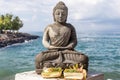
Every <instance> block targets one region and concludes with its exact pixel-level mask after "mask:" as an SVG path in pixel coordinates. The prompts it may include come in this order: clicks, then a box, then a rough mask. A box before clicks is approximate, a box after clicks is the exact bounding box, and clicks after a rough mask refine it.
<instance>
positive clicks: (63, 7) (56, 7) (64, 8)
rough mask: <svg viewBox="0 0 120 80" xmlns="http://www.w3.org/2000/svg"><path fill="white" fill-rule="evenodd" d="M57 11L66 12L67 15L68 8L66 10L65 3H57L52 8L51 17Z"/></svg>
mask: <svg viewBox="0 0 120 80" xmlns="http://www.w3.org/2000/svg"><path fill="white" fill-rule="evenodd" d="M57 9H62V10H64V11H66V12H67V14H68V8H67V6H66V5H65V3H64V2H62V1H60V2H58V3H57V4H56V6H55V7H54V8H53V16H54V15H55V11H56V10H57ZM54 21H55V18H54Z"/></svg>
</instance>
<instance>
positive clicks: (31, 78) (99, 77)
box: [15, 71, 104, 80]
mask: <svg viewBox="0 0 120 80" xmlns="http://www.w3.org/2000/svg"><path fill="white" fill-rule="evenodd" d="M15 80H64V79H62V78H51V79H45V78H43V77H42V76H41V75H38V74H37V73H36V72H35V71H27V72H22V73H17V74H16V75H15ZM87 80H104V74H101V73H97V74H88V77H87Z"/></svg>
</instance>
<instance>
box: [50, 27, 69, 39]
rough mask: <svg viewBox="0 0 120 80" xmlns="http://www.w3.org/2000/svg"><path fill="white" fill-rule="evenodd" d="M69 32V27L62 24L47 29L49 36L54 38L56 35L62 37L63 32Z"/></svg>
mask: <svg viewBox="0 0 120 80" xmlns="http://www.w3.org/2000/svg"><path fill="white" fill-rule="evenodd" d="M68 33H71V29H70V28H69V27H66V26H62V27H52V28H50V30H49V36H50V37H53V38H56V37H60V36H61V37H62V36H64V35H65V34H68Z"/></svg>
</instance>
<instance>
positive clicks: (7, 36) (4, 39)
mask: <svg viewBox="0 0 120 80" xmlns="http://www.w3.org/2000/svg"><path fill="white" fill-rule="evenodd" d="M37 38H39V36H37V35H31V34H28V33H4V34H0V48H2V47H5V46H8V45H12V44H16V43H23V42H25V41H29V40H32V39H37Z"/></svg>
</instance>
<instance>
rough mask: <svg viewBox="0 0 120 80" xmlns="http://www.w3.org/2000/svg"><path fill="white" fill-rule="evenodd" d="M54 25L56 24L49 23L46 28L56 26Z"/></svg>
mask: <svg viewBox="0 0 120 80" xmlns="http://www.w3.org/2000/svg"><path fill="white" fill-rule="evenodd" d="M54 26H55V24H49V25H47V27H46V28H52V27H54Z"/></svg>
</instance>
